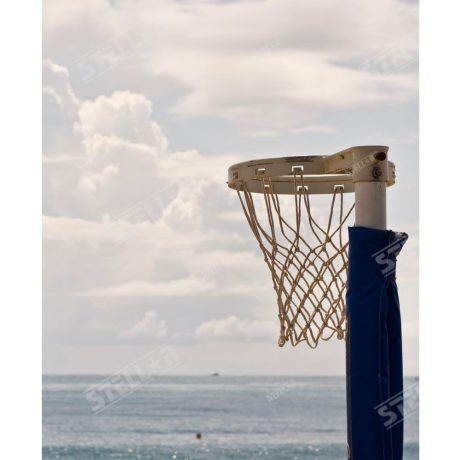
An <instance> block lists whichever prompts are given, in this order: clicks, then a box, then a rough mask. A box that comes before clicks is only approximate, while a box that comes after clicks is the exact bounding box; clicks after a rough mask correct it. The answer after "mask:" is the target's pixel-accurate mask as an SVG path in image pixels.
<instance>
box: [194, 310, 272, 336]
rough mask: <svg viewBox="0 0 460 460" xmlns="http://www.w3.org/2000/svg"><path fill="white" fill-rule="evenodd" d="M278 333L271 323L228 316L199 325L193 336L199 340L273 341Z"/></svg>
mask: <svg viewBox="0 0 460 460" xmlns="http://www.w3.org/2000/svg"><path fill="white" fill-rule="evenodd" d="M278 333H279V328H278V327H277V325H276V323H275V322H273V321H262V320H247V319H239V318H237V317H236V316H229V317H228V318H224V319H213V320H210V321H206V322H204V323H202V324H200V325H199V326H198V327H197V328H196V330H195V334H194V336H195V338H196V339H199V340H229V341H232V340H234V341H240V340H248V341H259V340H273V341H275V340H276V337H277V334H278Z"/></svg>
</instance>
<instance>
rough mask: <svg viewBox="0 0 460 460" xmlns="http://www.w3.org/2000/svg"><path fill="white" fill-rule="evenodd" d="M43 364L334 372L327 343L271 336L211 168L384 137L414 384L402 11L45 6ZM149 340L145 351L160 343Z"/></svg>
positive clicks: (412, 178) (270, 309) (409, 111)
mask: <svg viewBox="0 0 460 460" xmlns="http://www.w3.org/2000/svg"><path fill="white" fill-rule="evenodd" d="M43 23H44V31H43V235H44V242H43V249H44V261H43V270H44V272H43V285H44V290H43V292H44V294H43V296H44V307H43V370H44V372H45V373H96V374H107V373H115V372H117V371H119V370H120V369H122V368H125V367H126V366H129V365H130V364H132V363H135V362H138V360H139V359H141V358H142V357H143V356H145V355H146V354H148V353H158V350H161V349H164V347H169V348H168V349H170V350H173V352H174V354H175V356H176V357H177V359H175V360H174V362H175V365H174V366H169V367H168V366H164V368H163V369H162V371H163V372H165V373H177V374H208V373H212V372H221V373H223V374H274V375H276V374H312V375H320V374H340V375H342V374H343V373H344V368H345V363H344V361H345V360H344V356H345V350H344V342H343V341H338V340H334V341H329V342H325V343H321V344H320V345H319V347H318V348H317V349H315V350H311V349H310V348H308V347H306V346H305V345H299V346H298V347H296V348H292V347H291V346H288V345H286V346H285V347H283V348H279V347H278V345H277V339H278V325H277V305H276V298H275V293H274V291H273V289H272V283H271V278H270V274H269V272H268V270H267V268H266V266H265V264H264V261H263V258H262V256H261V255H260V254H259V248H258V246H257V242H256V241H255V239H254V237H253V236H252V234H251V232H250V229H249V227H248V225H247V223H246V221H245V218H244V215H243V213H242V211H241V208H240V203H239V201H238V198H237V196H236V195H235V194H234V192H233V191H232V190H230V189H228V188H227V185H226V180H227V168H228V166H230V165H231V164H233V163H236V162H239V161H246V160H251V159H256V158H261V157H262V158H263V157H276V156H288V155H326V154H331V153H334V152H337V151H339V150H342V149H345V148H347V147H351V146H353V145H368V144H376V145H388V146H389V147H390V151H389V157H390V159H391V160H392V161H394V162H395V163H396V167H397V183H396V185H395V186H394V187H392V188H390V189H389V190H388V224H389V228H391V229H394V230H397V231H406V232H407V233H408V234H409V241H408V243H407V244H406V246H405V247H404V249H403V251H402V253H401V255H400V257H399V266H398V283H399V289H400V297H401V305H402V307H401V308H402V310H401V311H402V319H403V337H404V362H405V372H406V374H417V373H418V43H417V41H418V38H417V37H418V5H417V4H416V3H414V2H407V1H400V0H375V1H373V2H369V1H365V0H350V1H349V2H339V1H337V0H335V1H332V0H322V1H311V2H304V1H301V0H283V1H281V0H251V1H246V0H241V1H233V2H232V1H214V2H212V1H195V0H189V1H187V0H182V1H172V0H155V2H151V1H136V0H112V1H105V0H80V1H79V2H75V1H72V0H45V2H44V17H43ZM162 347H163V348H162Z"/></svg>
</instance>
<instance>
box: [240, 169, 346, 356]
mask: <svg viewBox="0 0 460 460" xmlns="http://www.w3.org/2000/svg"><path fill="white" fill-rule="evenodd" d="M262 185H263V189H264V193H263V199H264V203H265V209H266V218H267V223H268V229H265V228H264V227H263V226H262V225H261V223H260V221H259V219H258V215H257V212H256V206H255V204H254V200H253V197H252V194H251V192H249V191H248V189H247V187H246V185H245V184H244V183H242V184H241V189H240V190H238V197H239V200H240V202H241V205H242V208H243V211H244V214H245V216H246V219H247V221H248V223H249V226H250V227H251V230H252V232H253V234H254V236H255V237H256V239H257V241H258V243H259V246H260V249H261V250H262V253H263V255H264V260H265V262H266V264H267V266H268V267H269V269H270V272H271V277H272V281H273V287H274V289H275V291H276V295H277V301H278V310H279V313H278V318H279V321H280V337H279V341H278V344H279V345H280V346H283V345H284V344H285V343H286V341H290V342H291V344H292V345H293V346H296V345H298V343H300V342H301V341H305V342H306V343H307V344H308V345H309V346H310V347H312V348H316V347H317V345H318V343H319V340H320V339H322V340H329V339H330V338H331V337H332V336H333V335H337V337H338V338H339V339H342V338H344V335H345V333H346V324H345V301H344V294H345V289H346V273H347V269H348V258H347V248H348V241H346V239H345V238H344V236H343V233H342V231H343V228H344V226H345V225H344V224H345V223H346V222H347V220H348V218H349V217H350V215H351V213H352V211H353V209H354V204H353V205H352V206H351V207H350V208H349V209H348V211H346V212H345V209H344V196H343V195H344V193H343V187H340V186H337V187H335V188H334V192H333V194H332V198H331V204H330V208H329V217H328V220H327V225H326V227H325V228H322V227H321V225H320V224H319V223H318V222H317V220H315V219H314V218H313V216H312V207H311V202H310V194H309V193H308V187H306V186H305V179H304V176H303V174H295V175H294V181H293V185H294V194H293V198H294V202H295V223H294V224H293V225H291V224H290V223H289V222H288V221H287V220H286V219H285V218H284V217H283V216H282V212H281V206H280V200H279V197H278V195H277V194H276V193H274V192H273V186H272V182H271V179H270V178H264V179H262ZM336 207H338V224H337V226H336V228H333V217H334V209H335V208H336ZM303 211H304V212H305V214H306V219H303ZM305 222H306V223H308V228H309V232H307V233H308V236H309V237H310V238H312V239H313V240H314V241H313V242H308V241H307V239H306V237H307V234H306V232H305V231H304V230H302V224H303V225H305ZM303 234H305V237H304V236H303Z"/></svg>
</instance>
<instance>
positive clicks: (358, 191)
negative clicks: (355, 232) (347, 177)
mask: <svg viewBox="0 0 460 460" xmlns="http://www.w3.org/2000/svg"><path fill="white" fill-rule="evenodd" d="M387 152H388V147H383V148H382V147H379V146H377V147H372V146H369V147H366V148H364V149H362V148H361V149H360V150H357V151H354V152H353V182H354V183H355V225H356V226H358V227H369V228H376V229H380V230H386V228H387V222H386V221H387V219H386V217H387V213H386V187H387V181H388V160H387V157H388V155H387Z"/></svg>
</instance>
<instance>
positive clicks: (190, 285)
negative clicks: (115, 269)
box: [79, 278, 214, 298]
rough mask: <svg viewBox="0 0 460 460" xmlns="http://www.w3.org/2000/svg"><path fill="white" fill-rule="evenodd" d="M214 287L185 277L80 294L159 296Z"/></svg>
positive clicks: (126, 284) (122, 284) (123, 285)
mask: <svg viewBox="0 0 460 460" xmlns="http://www.w3.org/2000/svg"><path fill="white" fill-rule="evenodd" d="M213 288H214V285H213V284H211V283H209V282H207V281H205V280H203V279H200V278H185V279H179V280H174V281H169V282H164V283H152V282H148V281H132V282H128V283H121V284H118V285H115V286H109V287H105V288H95V289H90V290H88V291H86V292H83V293H81V294H79V295H80V296H81V297H130V298H134V297H158V296H160V297H161V296H174V297H175V296H187V295H197V294H200V293H203V292H207V291H209V290H211V289H213Z"/></svg>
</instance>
